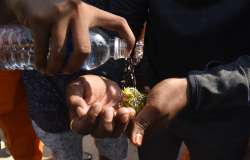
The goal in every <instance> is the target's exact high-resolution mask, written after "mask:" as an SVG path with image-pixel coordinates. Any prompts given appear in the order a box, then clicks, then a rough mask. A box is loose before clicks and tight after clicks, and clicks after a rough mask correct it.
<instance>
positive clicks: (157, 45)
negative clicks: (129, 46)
mask: <svg viewBox="0 0 250 160" xmlns="http://www.w3.org/2000/svg"><path fill="white" fill-rule="evenodd" d="M209 1H211V3H209ZM206 2H207V3H206ZM206 2H204V3H201V2H199V1H197V0H149V2H148V3H149V17H148V20H147V30H146V38H145V54H146V55H147V59H148V61H149V64H150V65H151V67H152V68H153V71H154V73H155V75H156V77H157V78H158V80H161V79H164V78H167V77H171V76H185V75H186V74H187V72H188V71H190V70H193V69H203V68H204V67H205V66H206V64H208V63H209V62H211V61H220V62H223V63H226V62H230V61H232V60H234V59H235V58H236V57H238V56H240V55H242V54H247V53H248V52H249V51H250V45H249V42H250V20H249V17H250V1H248V0H237V1H235V0H206Z"/></svg>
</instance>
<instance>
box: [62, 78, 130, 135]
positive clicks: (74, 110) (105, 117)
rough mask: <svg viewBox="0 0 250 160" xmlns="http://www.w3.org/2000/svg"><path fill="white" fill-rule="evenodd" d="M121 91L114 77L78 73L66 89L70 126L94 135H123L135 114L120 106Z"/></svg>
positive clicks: (80, 131)
mask: <svg viewBox="0 0 250 160" xmlns="http://www.w3.org/2000/svg"><path fill="white" fill-rule="evenodd" d="M121 95H122V94H121V89H120V88H119V86H118V85H117V84H116V83H115V82H113V81H111V80H108V79H106V78H104V77H100V76H95V75H84V76H81V77H79V79H78V80H76V81H74V82H72V83H71V84H70V85H69V87H68V90H67V100H68V104H69V107H70V118H71V129H72V130H74V131H76V132H78V133H80V134H83V135H86V134H89V133H91V134H92V135H94V136H95V137H116V136H119V135H121V134H122V133H123V132H124V131H125V129H126V127H127V124H128V122H129V120H130V119H131V118H132V117H134V115H135V111H134V110H133V109H131V108H125V107H119V108H118V104H119V102H120V101H121V98H122V97H121Z"/></svg>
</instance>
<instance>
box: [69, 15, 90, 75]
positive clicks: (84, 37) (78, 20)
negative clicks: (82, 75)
mask: <svg viewBox="0 0 250 160" xmlns="http://www.w3.org/2000/svg"><path fill="white" fill-rule="evenodd" d="M72 23H73V24H72V36H73V43H74V53H73V55H72V56H71V58H70V60H69V62H68V64H67V65H66V67H65V68H64V72H65V73H72V72H75V71H78V70H79V69H80V68H81V66H82V64H83V63H84V60H85V59H86V58H87V56H88V55H89V54H90V52H91V44H90V41H89V28H88V24H87V23H85V22H84V19H83V18H82V17H81V15H77V16H75V18H74V19H73V21H72Z"/></svg>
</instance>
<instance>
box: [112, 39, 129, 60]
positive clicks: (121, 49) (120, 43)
mask: <svg viewBox="0 0 250 160" xmlns="http://www.w3.org/2000/svg"><path fill="white" fill-rule="evenodd" d="M110 55H111V56H112V57H113V58H114V60H117V59H121V58H125V59H126V58H128V57H129V54H128V52H127V43H126V42H125V41H124V40H122V39H120V38H118V37H115V38H114V39H112V40H111V42H110Z"/></svg>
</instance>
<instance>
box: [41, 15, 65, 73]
mask: <svg viewBox="0 0 250 160" xmlns="http://www.w3.org/2000/svg"><path fill="white" fill-rule="evenodd" d="M68 25H69V21H68V19H61V20H59V21H58V22H57V23H55V25H54V26H53V29H52V33H51V34H52V39H51V50H50V55H49V58H48V64H47V69H46V71H47V72H48V73H50V74H55V73H57V72H59V71H61V70H62V67H63V65H64V60H65V44H66V35H67V30H68Z"/></svg>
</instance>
